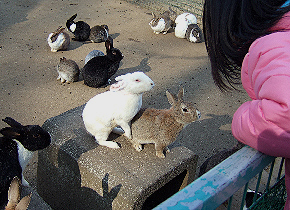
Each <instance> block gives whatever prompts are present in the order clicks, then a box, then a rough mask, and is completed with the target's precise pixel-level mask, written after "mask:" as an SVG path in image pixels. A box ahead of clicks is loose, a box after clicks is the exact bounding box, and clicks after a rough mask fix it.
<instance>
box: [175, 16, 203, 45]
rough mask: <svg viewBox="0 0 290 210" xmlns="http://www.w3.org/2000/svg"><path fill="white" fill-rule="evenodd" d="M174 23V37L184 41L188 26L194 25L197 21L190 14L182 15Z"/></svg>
mask: <svg viewBox="0 0 290 210" xmlns="http://www.w3.org/2000/svg"><path fill="white" fill-rule="evenodd" d="M175 23H176V27H175V31H174V32H175V36H176V37H177V38H181V39H184V38H185V34H186V30H187V28H188V25H190V24H196V23H197V19H196V17H195V16H194V15H193V14H191V13H183V14H181V15H178V16H177V18H176V20H175Z"/></svg>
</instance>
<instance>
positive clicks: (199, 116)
mask: <svg viewBox="0 0 290 210" xmlns="http://www.w3.org/2000/svg"><path fill="white" fill-rule="evenodd" d="M196 114H197V119H200V118H201V114H200V111H198V110H196Z"/></svg>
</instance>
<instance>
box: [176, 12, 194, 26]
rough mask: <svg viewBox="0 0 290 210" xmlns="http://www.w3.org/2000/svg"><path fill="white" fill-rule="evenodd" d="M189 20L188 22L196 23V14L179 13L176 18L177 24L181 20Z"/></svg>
mask: <svg viewBox="0 0 290 210" xmlns="http://www.w3.org/2000/svg"><path fill="white" fill-rule="evenodd" d="M183 21H187V22H188V24H196V23H197V19H196V17H195V15H194V14H191V13H187V12H185V13H182V14H181V15H178V16H177V18H176V19H175V24H179V23H180V22H183Z"/></svg>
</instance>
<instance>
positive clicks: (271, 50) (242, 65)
mask: <svg viewBox="0 0 290 210" xmlns="http://www.w3.org/2000/svg"><path fill="white" fill-rule="evenodd" d="M289 5H290V0H289V1H285V0H284V1H279V0H275V1H273V0H205V4H204V16H203V30H204V35H205V42H206V47H207V51H208V54H209V58H210V62H211V67H212V75H213V79H214V81H215V84H216V85H217V86H218V87H219V88H220V89H222V90H228V89H235V84H238V83H239V82H240V81H241V82H242V85H243V87H244V89H245V90H246V92H247V93H248V95H249V96H250V98H251V99H252V100H251V101H248V102H246V103H244V104H242V105H241V106H240V107H239V109H238V110H237V111H236V113H235V114H234V116H233V121H232V133H233V135H234V136H235V138H236V139H238V140H239V141H240V142H242V143H244V144H247V145H249V146H251V147H253V148H255V149H257V150H259V151H261V152H263V153H265V154H267V155H272V156H280V157H285V158H286V164H285V173H286V188H287V194H288V198H287V201H286V204H285V207H284V209H286V210H290V6H289Z"/></svg>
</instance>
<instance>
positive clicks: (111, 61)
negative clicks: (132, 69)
mask: <svg viewBox="0 0 290 210" xmlns="http://www.w3.org/2000/svg"><path fill="white" fill-rule="evenodd" d="M105 47H106V55H105V56H96V57H94V58H92V59H91V60H89V61H88V62H87V63H86V65H85V66H84V67H83V69H82V71H81V72H82V75H83V79H84V84H85V85H87V86H89V87H95V88H97V87H101V86H104V85H106V84H107V83H108V80H109V79H110V77H111V76H113V75H114V74H115V73H116V72H117V70H118V68H119V65H120V61H121V60H122V59H123V55H122V53H121V51H120V50H119V49H117V48H114V47H113V39H112V38H111V37H110V36H109V37H108V39H107V40H106V41H105Z"/></svg>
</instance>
